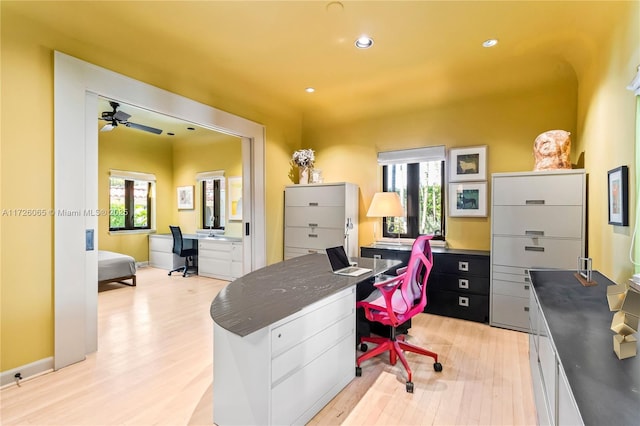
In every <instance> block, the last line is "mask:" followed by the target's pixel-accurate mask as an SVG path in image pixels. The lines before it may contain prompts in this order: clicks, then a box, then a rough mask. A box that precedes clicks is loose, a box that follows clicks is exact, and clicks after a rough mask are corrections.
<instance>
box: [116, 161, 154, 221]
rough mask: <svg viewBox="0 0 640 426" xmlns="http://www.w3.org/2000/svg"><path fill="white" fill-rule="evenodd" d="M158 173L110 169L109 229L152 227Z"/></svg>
mask: <svg viewBox="0 0 640 426" xmlns="http://www.w3.org/2000/svg"><path fill="white" fill-rule="evenodd" d="M154 186H155V177H154V176H153V175H148V174H145V173H136V172H122V171H113V170H112V171H111V176H110V178H109V231H125V230H138V229H151V228H152V226H151V225H152V218H153V215H152V196H151V195H152V193H153V189H154Z"/></svg>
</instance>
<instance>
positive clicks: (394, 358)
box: [356, 329, 442, 393]
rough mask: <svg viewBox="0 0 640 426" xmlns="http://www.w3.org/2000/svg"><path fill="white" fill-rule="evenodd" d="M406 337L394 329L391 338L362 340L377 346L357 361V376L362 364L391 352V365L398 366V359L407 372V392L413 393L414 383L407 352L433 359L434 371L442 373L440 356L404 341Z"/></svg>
mask: <svg viewBox="0 0 640 426" xmlns="http://www.w3.org/2000/svg"><path fill="white" fill-rule="evenodd" d="M404 338H405V336H404V335H399V336H396V335H395V329H392V333H391V337H390V338H389V337H374V336H372V337H367V336H363V337H362V338H361V339H360V342H361V343H367V342H368V343H375V344H376V345H377V346H376V347H375V348H373V349H371V350H370V351H368V352H365V353H364V354H362V355H360V356H359V357H358V359H357V361H356V365H357V366H356V376H360V375H361V374H362V369H361V368H360V364H361V363H362V362H364V361H366V360H368V359H370V358H373V357H375V356H378V355H380V354H381V353H384V352H387V351H389V363H390V364H391V365H396V363H397V362H398V359H400V362H401V363H402V365H403V366H404V369H405V370H406V371H407V392H409V393H413V382H412V381H411V379H412V373H411V367H409V363H408V362H407V359H406V358H405V356H404V353H405V352H413V353H417V354H420V355H425V356H428V357H431V358H433V360H434V361H435V362H434V364H433V369H434V370H435V371H437V372H440V371H442V364H440V363H439V362H438V354H437V353H435V352H431V351H429V350H427V349H423V348H421V347H418V346H416V345H412V344H411V343H407V342H405V340H404Z"/></svg>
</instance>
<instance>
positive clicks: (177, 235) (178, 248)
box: [169, 225, 183, 256]
mask: <svg viewBox="0 0 640 426" xmlns="http://www.w3.org/2000/svg"><path fill="white" fill-rule="evenodd" d="M169 229H171V235H173V252H174V253H175V254H177V255H178V256H182V248H183V243H182V231H181V230H180V227H179V226H171V225H169Z"/></svg>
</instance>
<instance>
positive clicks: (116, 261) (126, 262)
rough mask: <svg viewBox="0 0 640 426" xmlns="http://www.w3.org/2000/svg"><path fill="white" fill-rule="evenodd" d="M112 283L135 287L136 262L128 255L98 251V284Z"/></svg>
mask: <svg viewBox="0 0 640 426" xmlns="http://www.w3.org/2000/svg"><path fill="white" fill-rule="evenodd" d="M124 280H131V283H128V282H124ZM112 282H118V283H121V284H126V285H130V286H135V285H136V260H135V259H134V258H133V257H131V256H127V255H126V254H121V253H115V252H112V251H105V250H98V284H106V283H112Z"/></svg>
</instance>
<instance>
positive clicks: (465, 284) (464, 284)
mask: <svg viewBox="0 0 640 426" xmlns="http://www.w3.org/2000/svg"><path fill="white" fill-rule="evenodd" d="M458 288H466V289H468V288H469V280H465V279H462V278H459V279H458Z"/></svg>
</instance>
